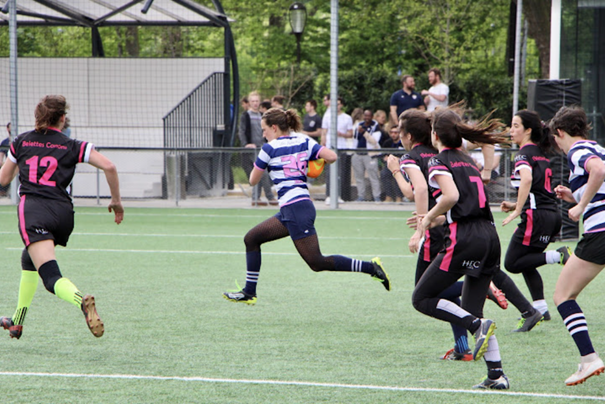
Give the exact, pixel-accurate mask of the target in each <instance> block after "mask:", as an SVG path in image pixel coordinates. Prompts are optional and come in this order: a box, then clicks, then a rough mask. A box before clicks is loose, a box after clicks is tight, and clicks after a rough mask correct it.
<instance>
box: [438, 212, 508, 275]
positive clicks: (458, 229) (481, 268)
mask: <svg viewBox="0 0 605 404" xmlns="http://www.w3.org/2000/svg"><path fill="white" fill-rule="evenodd" d="M500 254H501V250H500V239H499V238H498V232H497V231H496V227H495V226H494V224H493V223H492V222H490V221H488V220H485V219H478V220H469V221H464V222H455V223H451V224H449V225H448V227H447V228H446V231H445V248H444V250H442V251H441V252H440V253H439V254H438V255H437V257H436V258H435V262H439V269H441V270H442V271H446V272H453V273H459V274H463V275H469V276H472V277H475V278H477V277H479V276H481V274H484V275H493V274H495V273H496V272H497V271H499V270H500Z"/></svg>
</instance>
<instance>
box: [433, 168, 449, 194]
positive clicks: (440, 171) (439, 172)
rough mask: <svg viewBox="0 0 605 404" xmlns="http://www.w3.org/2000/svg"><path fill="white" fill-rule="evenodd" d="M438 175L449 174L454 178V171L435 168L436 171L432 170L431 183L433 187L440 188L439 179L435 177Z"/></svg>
mask: <svg viewBox="0 0 605 404" xmlns="http://www.w3.org/2000/svg"><path fill="white" fill-rule="evenodd" d="M436 175H447V176H449V177H450V178H454V177H452V173H450V172H449V171H447V170H434V171H432V172H431V173H430V174H429V185H430V186H431V187H433V188H436V189H440V188H439V184H437V181H435V178H434V177H435V176H436Z"/></svg>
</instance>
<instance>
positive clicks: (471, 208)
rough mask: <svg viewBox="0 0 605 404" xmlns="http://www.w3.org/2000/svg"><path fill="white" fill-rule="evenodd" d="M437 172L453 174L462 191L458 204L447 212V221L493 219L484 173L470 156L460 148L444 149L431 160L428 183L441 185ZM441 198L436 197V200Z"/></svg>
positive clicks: (457, 185)
mask: <svg viewBox="0 0 605 404" xmlns="http://www.w3.org/2000/svg"><path fill="white" fill-rule="evenodd" d="M436 175H449V176H450V177H452V179H453V180H454V183H455V184H456V187H457V188H458V193H459V194H460V196H459V198H458V202H456V205H454V207H453V208H452V209H450V210H449V211H448V212H447V214H446V218H447V222H448V223H454V222H458V221H468V220H474V219H486V220H489V221H491V222H493V220H494V219H493V216H492V212H491V210H490V207H489V200H488V198H487V192H486V190H485V185H483V181H482V180H481V172H480V171H479V168H478V167H477V165H476V164H475V162H474V161H473V159H472V158H471V157H469V156H468V155H466V154H465V153H463V152H462V151H460V150H458V149H449V148H445V149H443V150H442V151H441V153H439V154H438V155H437V156H435V157H433V158H432V159H431V161H430V162H429V185H430V186H431V187H434V188H439V184H437V181H435V176H436ZM440 197H441V195H439V196H438V197H437V202H438V201H439V198H440Z"/></svg>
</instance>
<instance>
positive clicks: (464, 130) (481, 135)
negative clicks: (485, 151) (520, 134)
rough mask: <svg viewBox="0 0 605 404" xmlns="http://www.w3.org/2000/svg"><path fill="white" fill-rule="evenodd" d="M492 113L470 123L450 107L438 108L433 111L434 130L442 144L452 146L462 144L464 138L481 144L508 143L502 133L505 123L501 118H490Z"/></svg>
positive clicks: (455, 146)
mask: <svg viewBox="0 0 605 404" xmlns="http://www.w3.org/2000/svg"><path fill="white" fill-rule="evenodd" d="M490 115H491V114H488V115H486V116H485V117H483V118H482V119H481V120H480V121H479V122H477V123H474V124H470V123H465V122H463V121H462V118H461V117H460V115H458V114H457V113H456V112H454V111H453V110H451V109H450V108H443V109H438V110H435V112H433V130H434V131H435V132H436V133H437V137H438V138H439V141H440V142H441V144H443V145H444V146H445V147H450V148H458V147H460V146H462V138H464V139H466V140H468V141H469V142H472V143H479V144H496V143H504V144H508V143H509V141H508V139H507V137H506V136H504V135H503V134H502V129H503V128H504V124H503V123H502V122H501V121H500V120H499V119H490Z"/></svg>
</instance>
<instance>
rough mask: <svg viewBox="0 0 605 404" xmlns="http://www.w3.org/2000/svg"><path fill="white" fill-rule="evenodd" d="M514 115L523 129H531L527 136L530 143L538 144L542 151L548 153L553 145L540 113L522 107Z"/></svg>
mask: <svg viewBox="0 0 605 404" xmlns="http://www.w3.org/2000/svg"><path fill="white" fill-rule="evenodd" d="M515 116H518V117H519V118H520V119H521V124H522V125H523V127H524V128H525V129H531V134H530V136H529V138H530V140H531V141H532V143H535V144H536V145H538V147H539V148H540V150H542V153H544V154H548V153H549V152H550V151H551V150H552V149H553V146H555V145H553V144H552V142H551V136H550V129H549V128H548V126H546V125H544V123H543V122H542V120H541V119H540V115H538V113H537V112H534V111H529V110H527V109H522V110H521V111H518V112H517V113H516V114H515Z"/></svg>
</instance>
